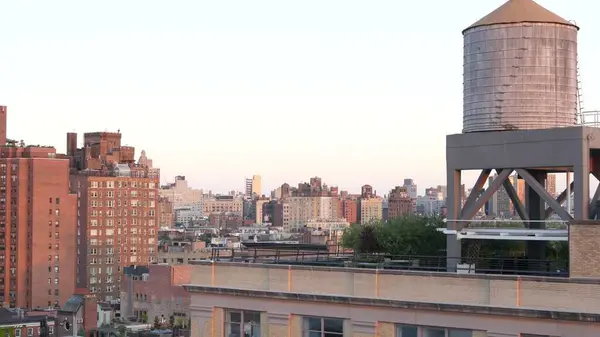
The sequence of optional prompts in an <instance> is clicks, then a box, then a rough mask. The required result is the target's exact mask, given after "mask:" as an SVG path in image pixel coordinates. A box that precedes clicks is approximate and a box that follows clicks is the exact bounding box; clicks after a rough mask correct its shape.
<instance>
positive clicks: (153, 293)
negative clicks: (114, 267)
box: [121, 265, 191, 323]
mask: <svg viewBox="0 0 600 337" xmlns="http://www.w3.org/2000/svg"><path fill="white" fill-rule="evenodd" d="M190 267H191V266H186V265H182V266H165V265H150V266H149V271H150V272H149V275H148V278H147V279H146V280H142V279H140V280H134V281H133V282H132V289H131V294H132V296H131V298H132V303H129V300H128V299H129V298H130V297H129V295H128V292H129V291H130V290H129V283H128V281H129V279H128V277H124V278H123V284H122V285H121V307H122V308H123V310H125V311H129V308H130V307H131V306H133V312H135V311H136V310H137V311H140V310H143V311H146V312H147V313H148V323H152V322H154V317H155V316H156V317H159V318H161V317H164V318H165V319H166V320H167V321H168V319H169V317H170V316H171V315H172V314H173V313H184V314H186V315H187V314H188V312H189V305H190V295H189V293H188V292H187V291H185V289H183V287H182V286H181V285H182V284H187V283H190V277H191V276H190ZM186 322H187V319H186Z"/></svg>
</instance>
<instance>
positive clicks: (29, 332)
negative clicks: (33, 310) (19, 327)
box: [27, 328, 33, 336]
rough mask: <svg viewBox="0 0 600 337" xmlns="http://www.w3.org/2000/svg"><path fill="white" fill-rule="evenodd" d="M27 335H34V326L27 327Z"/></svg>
mask: <svg viewBox="0 0 600 337" xmlns="http://www.w3.org/2000/svg"><path fill="white" fill-rule="evenodd" d="M27 336H33V328H27Z"/></svg>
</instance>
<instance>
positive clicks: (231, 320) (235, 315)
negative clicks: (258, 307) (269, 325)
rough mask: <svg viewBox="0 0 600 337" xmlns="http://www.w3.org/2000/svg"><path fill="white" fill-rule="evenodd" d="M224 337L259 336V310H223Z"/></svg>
mask: <svg viewBox="0 0 600 337" xmlns="http://www.w3.org/2000/svg"><path fill="white" fill-rule="evenodd" d="M225 336H226V337H260V312H257V311H242V310H227V311H226V312H225Z"/></svg>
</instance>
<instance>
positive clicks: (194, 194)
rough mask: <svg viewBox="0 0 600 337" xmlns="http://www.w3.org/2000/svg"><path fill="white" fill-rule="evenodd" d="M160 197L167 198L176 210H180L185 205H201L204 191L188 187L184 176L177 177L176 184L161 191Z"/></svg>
mask: <svg viewBox="0 0 600 337" xmlns="http://www.w3.org/2000/svg"><path fill="white" fill-rule="evenodd" d="M159 194H160V197H164V198H167V199H168V200H169V201H170V202H171V203H172V204H173V208H174V209H179V208H181V207H183V205H189V204H194V203H199V202H200V201H201V200H202V190H197V189H194V188H191V187H189V186H188V182H187V180H185V177H184V176H177V177H175V182H174V183H172V184H169V185H168V186H166V187H163V188H161V189H160V190H159Z"/></svg>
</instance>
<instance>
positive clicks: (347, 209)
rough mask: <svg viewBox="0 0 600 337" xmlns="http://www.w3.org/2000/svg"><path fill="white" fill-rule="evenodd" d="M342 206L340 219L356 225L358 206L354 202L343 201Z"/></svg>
mask: <svg viewBox="0 0 600 337" xmlns="http://www.w3.org/2000/svg"><path fill="white" fill-rule="evenodd" d="M341 204H342V218H344V219H346V221H348V222H349V223H350V224H355V223H358V204H357V203H356V200H353V199H344V200H342V202H341Z"/></svg>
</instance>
